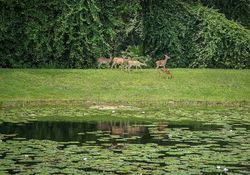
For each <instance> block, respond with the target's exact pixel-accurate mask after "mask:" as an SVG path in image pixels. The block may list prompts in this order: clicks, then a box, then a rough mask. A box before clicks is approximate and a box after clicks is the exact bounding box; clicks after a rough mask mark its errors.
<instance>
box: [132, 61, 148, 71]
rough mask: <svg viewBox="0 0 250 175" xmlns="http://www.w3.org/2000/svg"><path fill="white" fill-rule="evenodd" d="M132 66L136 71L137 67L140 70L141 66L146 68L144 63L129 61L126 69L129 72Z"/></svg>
mask: <svg viewBox="0 0 250 175" xmlns="http://www.w3.org/2000/svg"><path fill="white" fill-rule="evenodd" d="M133 66H135V67H136V69H137V67H139V68H140V69H141V66H147V64H146V63H141V62H140V61H132V60H129V61H128V66H127V68H128V69H129V70H130V68H131V67H133Z"/></svg>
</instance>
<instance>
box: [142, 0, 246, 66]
mask: <svg viewBox="0 0 250 175" xmlns="http://www.w3.org/2000/svg"><path fill="white" fill-rule="evenodd" d="M149 3H151V4H150V5H148V6H149V7H150V8H149V9H148V10H147V11H146V15H145V17H144V21H145V26H144V27H145V30H144V31H145V41H144V47H145V53H147V54H151V55H152V56H153V57H155V59H158V58H160V57H162V56H163V54H164V53H169V55H170V56H171V57H172V59H171V60H170V61H169V64H170V65H171V66H173V67H210V68H249V67H250V63H249V61H250V44H249V43H250V31H249V30H247V29H245V28H244V27H242V26H241V25H238V24H237V23H235V22H232V21H230V20H228V19H226V18H225V16H224V15H223V14H220V13H218V12H217V11H215V10H213V9H209V8H207V7H204V6H201V5H199V4H193V3H191V4H188V3H184V2H180V1H163V0H162V1H149Z"/></svg>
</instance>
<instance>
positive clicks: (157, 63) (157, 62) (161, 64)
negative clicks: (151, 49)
mask: <svg viewBox="0 0 250 175" xmlns="http://www.w3.org/2000/svg"><path fill="white" fill-rule="evenodd" d="M164 57H165V59H164V60H158V61H156V62H155V63H156V66H157V67H156V69H158V68H159V67H164V68H165V66H166V64H167V61H168V59H169V56H168V55H167V54H166V55H164Z"/></svg>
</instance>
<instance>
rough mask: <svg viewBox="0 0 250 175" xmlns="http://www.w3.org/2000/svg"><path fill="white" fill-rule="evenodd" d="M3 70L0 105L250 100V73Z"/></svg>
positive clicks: (204, 70)
mask: <svg viewBox="0 0 250 175" xmlns="http://www.w3.org/2000/svg"><path fill="white" fill-rule="evenodd" d="M171 72H172V73H173V76H174V77H173V79H167V78H166V76H162V75H160V74H159V71H158V70H155V69H144V70H133V71H131V72H128V71H125V70H110V69H101V70H100V69H99V70H97V69H90V70H82V69H73V70H69V69H68V70H66V69H63V70H61V69H60V70H59V69H22V70H19V69H1V70H0V101H1V102H6V101H17V100H18V101H19V100H23V101H33V100H34V101H36V100H89V101H99V102H117V101H118V102H121V103H123V102H135V101H143V102H152V101H170V100H176V101H207V102H239V101H247V102H249V101H250V70H217V69H171Z"/></svg>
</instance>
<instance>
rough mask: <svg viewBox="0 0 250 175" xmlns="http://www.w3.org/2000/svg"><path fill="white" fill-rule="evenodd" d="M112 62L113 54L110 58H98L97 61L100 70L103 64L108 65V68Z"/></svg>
mask: <svg viewBox="0 0 250 175" xmlns="http://www.w3.org/2000/svg"><path fill="white" fill-rule="evenodd" d="M111 61H112V55H111V54H110V55H109V58H104V57H101V58H98V59H97V62H98V68H99V69H100V67H101V65H102V64H108V66H110V65H109V64H110V63H111Z"/></svg>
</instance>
